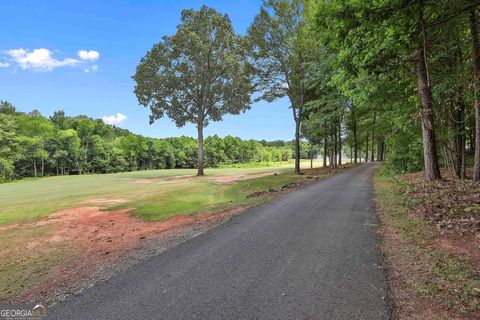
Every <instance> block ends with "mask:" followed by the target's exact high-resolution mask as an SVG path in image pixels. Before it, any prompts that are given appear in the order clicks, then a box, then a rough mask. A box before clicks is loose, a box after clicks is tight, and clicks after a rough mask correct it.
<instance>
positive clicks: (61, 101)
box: [0, 0, 294, 140]
mask: <svg viewBox="0 0 480 320" xmlns="http://www.w3.org/2000/svg"><path fill="white" fill-rule="evenodd" d="M260 2H261V1H260V0H241V1H229V0H223V1H222V0H217V1H213V0H212V1H197V0H178V1H174V0H171V1H167V0H156V1H154V0H144V1H134V0H130V1H126V0H124V1H111V0H102V1H68V0H63V1H47V0H45V1H38V0H36V1H27V0H22V1H17V0H2V1H0V12H1V13H2V19H0V99H2V100H8V101H10V102H12V103H13V104H14V105H15V106H16V107H17V108H18V109H20V110H21V111H30V110H32V109H34V108H35V109H38V110H40V112H41V113H42V114H43V115H46V116H50V115H51V114H52V113H53V111H55V110H59V109H63V110H64V111H65V112H66V114H67V115H78V114H86V115H88V116H90V117H94V118H101V117H103V116H111V117H110V118H109V119H110V120H111V121H112V119H113V121H115V120H116V121H119V120H122V119H123V117H122V116H120V117H117V116H116V115H117V114H119V113H120V114H122V115H125V116H126V119H123V120H122V122H121V123H120V124H119V126H120V127H123V128H127V129H129V130H131V131H132V132H135V133H139V134H143V135H145V136H149V137H170V136H180V135H189V136H195V135H196V129H195V127H194V126H193V125H187V126H186V127H183V128H177V127H176V126H175V125H174V124H173V123H172V122H171V121H170V120H169V119H168V118H165V119H161V120H158V121H157V122H155V124H153V125H151V126H150V125H149V124H148V115H149V110H148V109H146V108H143V107H140V106H139V105H138V103H137V100H136V97H135V95H134V94H133V86H134V84H133V80H132V79H131V76H132V75H133V73H134V72H135V67H136V65H137V64H138V62H139V60H140V58H141V57H142V56H143V55H145V53H146V52H147V51H148V50H149V49H150V48H151V47H152V46H153V44H155V43H157V42H159V41H160V39H161V37H162V36H163V35H172V34H173V33H175V30H176V26H177V24H178V23H179V21H180V12H181V10H182V9H185V8H195V9H198V8H199V7H200V6H201V5H202V4H205V5H207V6H210V7H214V8H215V9H217V10H218V11H219V12H222V13H227V14H228V15H229V16H230V19H231V20H232V23H233V26H234V28H235V30H236V32H238V33H241V34H244V33H245V31H246V29H247V27H248V25H249V24H250V23H251V21H252V20H253V17H254V16H255V15H256V13H257V12H258V9H259V7H260ZM80 51H81V52H80ZM288 106H289V103H288V100H286V99H282V100H279V101H276V102H274V103H266V102H260V103H256V104H253V105H252V109H251V110H249V111H247V112H246V113H244V114H241V115H239V116H227V117H225V118H224V120H223V121H222V122H214V123H210V125H209V126H208V127H207V128H206V130H205V134H206V135H213V134H218V135H220V136H226V135H229V134H230V135H235V136H239V137H241V138H248V139H250V138H252V139H266V140H274V139H285V140H287V139H288V140H289V139H292V138H293V133H294V123H293V119H292V114H291V110H290V109H289V108H288Z"/></svg>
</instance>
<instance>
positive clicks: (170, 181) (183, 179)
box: [128, 175, 197, 184]
mask: <svg viewBox="0 0 480 320" xmlns="http://www.w3.org/2000/svg"><path fill="white" fill-rule="evenodd" d="M195 178H197V177H196V176H193V175H184V176H174V177H168V178H158V179H157V178H154V179H128V181H129V182H130V183H134V184H173V183H179V182H186V181H191V180H193V179H195Z"/></svg>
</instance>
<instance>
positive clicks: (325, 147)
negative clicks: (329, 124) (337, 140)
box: [323, 134, 327, 168]
mask: <svg viewBox="0 0 480 320" xmlns="http://www.w3.org/2000/svg"><path fill="white" fill-rule="evenodd" d="M326 166H327V135H326V134H325V136H324V137H323V167H324V168H325V167H326Z"/></svg>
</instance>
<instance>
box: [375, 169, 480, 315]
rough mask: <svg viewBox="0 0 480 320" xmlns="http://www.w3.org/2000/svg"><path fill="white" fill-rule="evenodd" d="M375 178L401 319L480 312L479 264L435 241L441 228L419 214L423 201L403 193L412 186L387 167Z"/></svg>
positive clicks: (388, 263)
mask: <svg viewBox="0 0 480 320" xmlns="http://www.w3.org/2000/svg"><path fill="white" fill-rule="evenodd" d="M374 182H375V190H376V196H377V207H378V209H379V210H378V211H379V214H380V218H381V221H382V227H381V228H380V232H381V234H382V238H383V240H382V247H383V250H384V253H385V255H386V262H387V266H388V269H389V276H390V279H391V286H392V293H393V300H394V303H395V304H396V315H397V318H398V319H408V318H417V319H418V318H428V319H444V318H445V319H453V318H458V319H470V318H472V319H474V318H475V317H476V316H478V315H479V311H480V300H479V292H478V290H479V289H478V288H480V277H479V275H478V273H477V272H476V271H475V270H474V268H473V266H471V265H469V264H468V263H466V262H465V261H462V260H460V259H458V258H457V257H454V256H453V255H451V254H449V253H447V252H444V251H442V250H439V249H438V248H435V247H434V246H433V245H432V239H433V238H434V236H435V230H434V229H433V228H432V227H431V226H430V225H429V224H428V223H427V222H426V221H425V220H423V219H422V218H421V217H419V216H418V215H416V214H415V213H414V212H415V209H416V208H417V205H418V203H417V202H415V200H412V199H411V198H409V197H407V196H406V195H404V193H403V192H402V190H405V189H406V188H410V187H409V186H408V185H406V184H404V183H402V182H401V181H400V180H399V179H398V177H392V176H385V175H382V173H381V171H378V172H377V173H376V175H375V177H374ZM418 314H423V316H421V317H419V316H418Z"/></svg>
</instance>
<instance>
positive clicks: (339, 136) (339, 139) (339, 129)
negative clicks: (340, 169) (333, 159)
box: [338, 120, 342, 166]
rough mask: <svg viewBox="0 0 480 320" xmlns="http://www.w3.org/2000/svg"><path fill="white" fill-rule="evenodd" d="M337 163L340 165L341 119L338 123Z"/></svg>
mask: <svg viewBox="0 0 480 320" xmlns="http://www.w3.org/2000/svg"><path fill="white" fill-rule="evenodd" d="M338 165H340V166H341V165H342V121H341V120H340V122H339V123H338Z"/></svg>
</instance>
